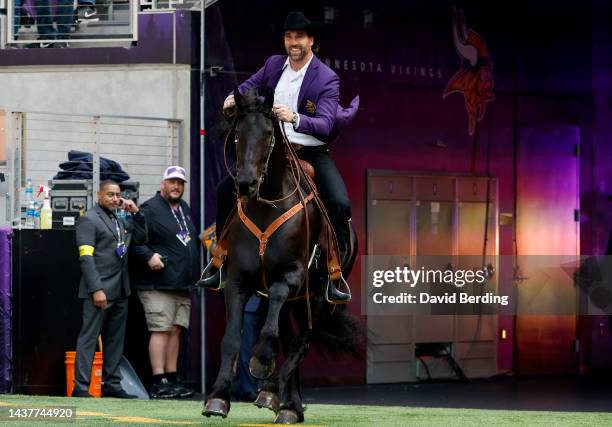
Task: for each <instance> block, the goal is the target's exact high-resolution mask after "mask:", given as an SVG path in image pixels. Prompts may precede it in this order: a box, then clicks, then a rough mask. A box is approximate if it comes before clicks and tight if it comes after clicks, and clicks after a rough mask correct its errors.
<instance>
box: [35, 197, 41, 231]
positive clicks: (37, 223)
mask: <svg viewBox="0 0 612 427" xmlns="http://www.w3.org/2000/svg"><path fill="white" fill-rule="evenodd" d="M34 228H35V229H36V230H40V203H38V201H37V200H34Z"/></svg>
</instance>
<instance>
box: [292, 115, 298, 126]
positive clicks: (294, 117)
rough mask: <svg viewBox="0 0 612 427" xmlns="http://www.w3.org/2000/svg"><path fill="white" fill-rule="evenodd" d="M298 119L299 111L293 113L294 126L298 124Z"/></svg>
mask: <svg viewBox="0 0 612 427" xmlns="http://www.w3.org/2000/svg"><path fill="white" fill-rule="evenodd" d="M297 121H298V115H297V113H293V118H292V119H291V124H292V125H293V126H295V125H297Z"/></svg>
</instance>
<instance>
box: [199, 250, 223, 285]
mask: <svg viewBox="0 0 612 427" xmlns="http://www.w3.org/2000/svg"><path fill="white" fill-rule="evenodd" d="M212 262H213V258H211V259H210V261H209V262H208V264H207V265H206V267H204V270H202V274H201V275H200V280H198V281H197V282H196V284H195V286H196V288H198V289H210V290H212V291H215V292H218V291H220V290H221V289H223V288H224V287H225V284H224V283H223V265H224V264H225V263H223V264H221V265H220V266H219V271H218V273H219V285H218V286H217V287H216V288H215V287H212V286H206V285H205V284H203V282H204V281H205V280H206V279H209V277H207V278H204V276H205V275H206V273H208V271H209V270H210V269H211V268H212V267H214V266H213V264H212Z"/></svg>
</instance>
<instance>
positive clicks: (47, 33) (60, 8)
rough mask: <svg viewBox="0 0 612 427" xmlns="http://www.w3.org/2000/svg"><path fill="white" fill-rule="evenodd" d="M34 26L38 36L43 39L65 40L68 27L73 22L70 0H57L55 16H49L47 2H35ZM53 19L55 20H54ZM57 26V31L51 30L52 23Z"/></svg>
mask: <svg viewBox="0 0 612 427" xmlns="http://www.w3.org/2000/svg"><path fill="white" fill-rule="evenodd" d="M34 6H35V7H36V26H37V27H38V35H40V36H41V37H42V38H44V39H53V38H56V37H57V38H58V39H66V38H68V35H69V34H70V26H71V25H72V21H73V10H72V0H57V8H56V10H55V16H53V15H52V14H51V7H50V6H49V0H35V1H34ZM54 18H55V19H54ZM54 20H55V23H56V24H57V30H55V28H53V21H54Z"/></svg>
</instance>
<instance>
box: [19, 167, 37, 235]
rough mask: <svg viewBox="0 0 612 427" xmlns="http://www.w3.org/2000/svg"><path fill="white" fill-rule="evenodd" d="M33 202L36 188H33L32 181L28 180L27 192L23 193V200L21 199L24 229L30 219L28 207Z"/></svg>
mask: <svg viewBox="0 0 612 427" xmlns="http://www.w3.org/2000/svg"><path fill="white" fill-rule="evenodd" d="M33 200H34V187H33V186H32V179H31V178H28V180H27V184H26V186H25V191H24V193H23V198H22V199H21V224H22V225H23V226H24V227H26V221H27V219H28V207H29V206H30V202H31V201H33ZM26 228H27V227H26Z"/></svg>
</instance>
